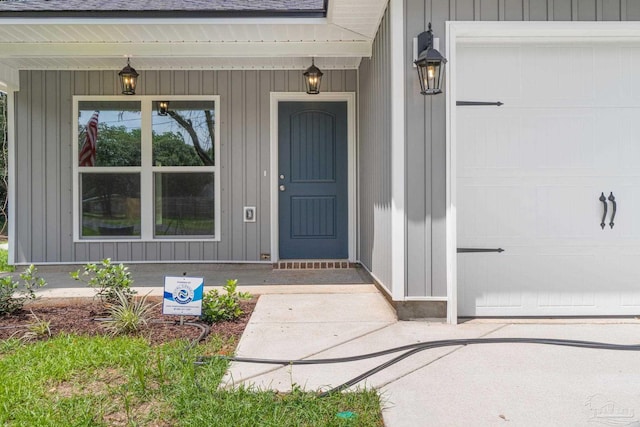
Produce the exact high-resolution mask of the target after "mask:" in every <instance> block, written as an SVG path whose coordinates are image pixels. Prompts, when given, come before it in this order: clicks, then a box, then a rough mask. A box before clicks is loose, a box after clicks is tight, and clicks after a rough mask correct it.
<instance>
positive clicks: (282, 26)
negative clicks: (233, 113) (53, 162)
mask: <svg viewBox="0 0 640 427" xmlns="http://www.w3.org/2000/svg"><path fill="white" fill-rule="evenodd" d="M386 4H387V0H330V1H329V14H328V15H329V16H328V18H327V19H321V18H314V19H303V18H299V19H296V18H288V19H283V18H264V19H260V18H238V19H229V18H220V19H215V18H214V19H199V18H195V19H187V18H180V19H158V18H154V19H131V20H124V19H87V18H84V19H82V18H78V19H72V18H61V19H57V18H46V19H42V18H40V19H36V18H24V19H21V18H2V19H0V64H5V65H6V66H9V67H12V68H15V69H120V68H122V66H123V57H125V56H130V57H132V61H131V62H132V65H133V66H134V67H135V68H136V69H140V70H143V69H212V68H213V69H235V68H243V69H247V68H248V69H252V68H253V69H283V68H300V69H302V68H306V67H307V66H308V65H309V62H310V57H312V56H313V57H316V58H318V59H317V60H316V64H317V65H318V66H319V67H321V68H325V69H332V68H333V69H345V68H357V67H358V65H359V63H360V59H361V58H362V57H369V56H371V45H372V42H373V38H374V37H375V34H376V32H377V28H378V25H379V22H380V19H381V17H382V15H383V13H384V9H385V7H386Z"/></svg>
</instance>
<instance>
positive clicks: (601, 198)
mask: <svg viewBox="0 0 640 427" xmlns="http://www.w3.org/2000/svg"><path fill="white" fill-rule="evenodd" d="M598 200H600V201H601V202H602V205H603V207H604V212H602V222H600V227H602V229H603V230H604V227H605V226H606V225H607V224H605V222H604V220H605V219H606V218H607V198H606V196H605V195H604V193H601V194H600V198H599V199H598Z"/></svg>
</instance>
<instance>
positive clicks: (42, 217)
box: [12, 70, 357, 263]
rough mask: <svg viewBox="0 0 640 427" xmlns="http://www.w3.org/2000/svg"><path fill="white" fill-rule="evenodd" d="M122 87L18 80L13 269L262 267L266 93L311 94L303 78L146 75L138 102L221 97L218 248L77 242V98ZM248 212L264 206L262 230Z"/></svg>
mask: <svg viewBox="0 0 640 427" xmlns="http://www.w3.org/2000/svg"><path fill="white" fill-rule="evenodd" d="M118 85H119V82H118V79H117V72H116V71H75V72H74V71H23V72H21V73H20V91H19V92H17V93H16V98H15V99H16V123H15V130H16V147H15V148H16V150H15V155H16V158H15V161H16V163H15V164H16V165H17V167H16V188H17V189H18V194H17V197H16V203H15V204H16V206H15V207H12V209H13V208H15V209H16V211H15V236H13V238H14V239H15V243H16V253H15V260H16V262H18V263H27V262H34V263H45V262H84V261H90V260H92V261H94V260H100V259H102V258H106V257H110V258H112V259H114V260H118V261H187V260H188V261H206V260H221V261H257V260H259V258H260V253H270V252H271V230H270V224H271V218H270V187H269V186H270V184H269V179H270V178H269V174H270V172H271V170H270V164H269V162H270V154H269V144H270V140H269V138H270V134H269V132H270V131H269V114H270V112H269V109H270V95H269V94H270V92H289V91H290V92H302V91H304V84H303V81H302V71H301V70H277V71H263V70H260V71H212V70H207V71H143V72H141V76H140V80H139V87H138V91H137V92H138V94H140V95H155V94H163V95H183V94H184V95H209V94H210V95H220V101H221V105H220V108H221V110H220V113H221V115H220V140H221V141H220V151H221V152H220V154H219V157H218V158H219V159H220V162H219V166H220V178H221V193H222V194H221V205H222V206H221V210H222V213H221V221H222V224H221V228H222V232H221V241H220V242H195V241H188V240H185V241H183V242H135V243H124V242H121V243H118V242H104V243H82V242H81V243H74V242H73V233H72V215H73V212H72V205H73V204H72V194H73V193H72V182H73V181H72V161H73V159H72V143H74V141H72V126H74V125H75V121H74V118H73V117H72V115H73V113H72V96H73V95H118V94H119V87H118ZM322 90H323V91H327V92H343V91H348V92H355V91H356V90H357V72H356V70H337V71H331V70H326V71H325V76H324V77H323V81H322ZM264 170H266V171H267V175H268V176H267V177H264V176H263V173H262V171H264ZM243 206H257V214H258V216H257V222H255V223H245V222H243Z"/></svg>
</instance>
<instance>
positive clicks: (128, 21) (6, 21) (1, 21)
mask: <svg viewBox="0 0 640 427" xmlns="http://www.w3.org/2000/svg"><path fill="white" fill-rule="evenodd" d="M185 24H186V25H192V24H200V25H205V24H206V25H287V24H296V25H298V24H304V25H322V24H327V19H326V18H0V25H185Z"/></svg>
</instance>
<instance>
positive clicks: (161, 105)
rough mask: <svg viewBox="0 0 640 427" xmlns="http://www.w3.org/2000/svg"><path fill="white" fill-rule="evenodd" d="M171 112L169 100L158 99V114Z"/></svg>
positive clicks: (162, 114) (164, 114)
mask: <svg viewBox="0 0 640 427" xmlns="http://www.w3.org/2000/svg"><path fill="white" fill-rule="evenodd" d="M167 114H169V101H158V115H159V116H166V115H167Z"/></svg>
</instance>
